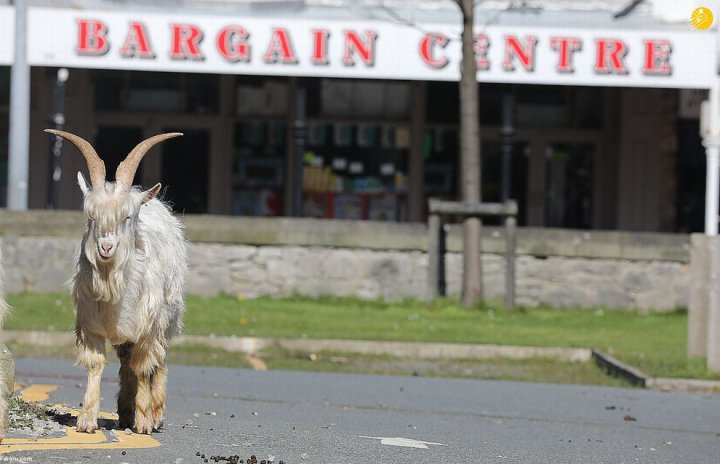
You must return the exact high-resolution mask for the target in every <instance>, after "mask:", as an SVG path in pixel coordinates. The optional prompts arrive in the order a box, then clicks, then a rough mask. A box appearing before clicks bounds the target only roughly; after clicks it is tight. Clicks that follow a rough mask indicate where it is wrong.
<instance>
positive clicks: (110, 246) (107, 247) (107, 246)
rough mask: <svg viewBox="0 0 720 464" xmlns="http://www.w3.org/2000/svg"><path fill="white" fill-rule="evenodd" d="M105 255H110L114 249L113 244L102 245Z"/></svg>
mask: <svg viewBox="0 0 720 464" xmlns="http://www.w3.org/2000/svg"><path fill="white" fill-rule="evenodd" d="M100 246H101V247H102V249H103V251H104V252H105V253H108V252H109V251H110V250H111V249H112V243H103V244H102V245H100Z"/></svg>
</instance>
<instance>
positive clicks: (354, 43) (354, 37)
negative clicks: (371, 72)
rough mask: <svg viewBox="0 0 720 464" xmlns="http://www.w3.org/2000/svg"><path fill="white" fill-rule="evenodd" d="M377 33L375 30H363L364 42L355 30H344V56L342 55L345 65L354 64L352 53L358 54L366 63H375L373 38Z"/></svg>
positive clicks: (369, 64)
mask: <svg viewBox="0 0 720 464" xmlns="http://www.w3.org/2000/svg"><path fill="white" fill-rule="evenodd" d="M376 38H377V33H376V32H375V31H365V42H363V41H362V40H361V39H360V36H359V35H358V33H357V32H355V31H345V56H343V64H344V65H345V66H355V60H354V59H353V55H355V53H357V54H358V56H359V57H360V59H361V60H363V62H364V63H365V64H366V65H368V66H374V65H375V39H376Z"/></svg>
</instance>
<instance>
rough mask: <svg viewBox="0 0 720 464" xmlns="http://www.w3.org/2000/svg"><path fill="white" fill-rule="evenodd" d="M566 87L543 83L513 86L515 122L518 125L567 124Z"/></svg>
mask: <svg viewBox="0 0 720 464" xmlns="http://www.w3.org/2000/svg"><path fill="white" fill-rule="evenodd" d="M567 105H568V89H567V88H566V87H559V86H552V85H545V86H537V85H517V86H515V108H514V109H515V115H514V116H515V123H516V125H517V126H520V127H563V126H566V125H568V123H569V121H568V119H569V118H568V116H569V115H568V113H567V109H568V106H567Z"/></svg>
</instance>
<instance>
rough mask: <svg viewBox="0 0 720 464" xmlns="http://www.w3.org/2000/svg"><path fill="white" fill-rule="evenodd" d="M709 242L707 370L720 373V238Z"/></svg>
mask: <svg viewBox="0 0 720 464" xmlns="http://www.w3.org/2000/svg"><path fill="white" fill-rule="evenodd" d="M707 240H708V246H707V254H708V264H709V266H708V273H707V275H708V277H707V279H708V280H707V289H706V293H707V368H708V370H709V371H713V372H720V289H719V288H718V287H719V286H720V237H718V236H714V237H707Z"/></svg>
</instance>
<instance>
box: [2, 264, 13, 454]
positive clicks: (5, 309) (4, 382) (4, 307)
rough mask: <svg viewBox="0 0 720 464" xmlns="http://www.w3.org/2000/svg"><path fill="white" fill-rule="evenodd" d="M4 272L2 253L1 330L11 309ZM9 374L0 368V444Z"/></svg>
mask: <svg viewBox="0 0 720 464" xmlns="http://www.w3.org/2000/svg"><path fill="white" fill-rule="evenodd" d="M3 277H4V270H3V263H2V253H1V252H0V329H2V327H3V320H4V319H5V316H6V315H7V313H8V310H9V307H8V305H7V303H5V298H4V296H5V292H4V290H5V285H4V282H5V281H4V279H3ZM7 377H8V373H7V372H5V370H4V369H2V368H1V367H0V443H2V440H3V436H4V435H5V424H6V423H7V398H8V396H10V393H12V391H8V388H7V387H8V382H9V379H8V378H7Z"/></svg>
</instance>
